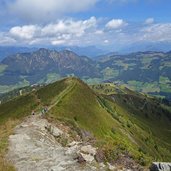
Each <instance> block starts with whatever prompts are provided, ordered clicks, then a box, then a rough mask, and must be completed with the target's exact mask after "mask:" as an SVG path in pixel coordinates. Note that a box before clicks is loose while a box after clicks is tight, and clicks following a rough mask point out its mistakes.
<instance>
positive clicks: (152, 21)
mask: <svg viewBox="0 0 171 171" xmlns="http://www.w3.org/2000/svg"><path fill="white" fill-rule="evenodd" d="M153 23H154V18H147V19H146V20H145V24H153Z"/></svg>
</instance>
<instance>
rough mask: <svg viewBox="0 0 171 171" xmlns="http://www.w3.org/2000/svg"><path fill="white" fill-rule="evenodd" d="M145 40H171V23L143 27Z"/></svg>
mask: <svg viewBox="0 0 171 171" xmlns="http://www.w3.org/2000/svg"><path fill="white" fill-rule="evenodd" d="M141 33H142V34H143V40H146V41H171V34H170V33H171V23H162V24H161V23H158V24H153V25H150V26H148V27H145V28H142V29H141Z"/></svg>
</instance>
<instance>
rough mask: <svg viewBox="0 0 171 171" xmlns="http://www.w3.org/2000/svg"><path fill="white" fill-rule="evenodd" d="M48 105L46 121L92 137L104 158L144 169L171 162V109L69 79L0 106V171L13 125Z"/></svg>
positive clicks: (131, 94)
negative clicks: (120, 159) (131, 162)
mask: <svg viewBox="0 0 171 171" xmlns="http://www.w3.org/2000/svg"><path fill="white" fill-rule="evenodd" d="M104 87H105V88H104ZM45 105H47V106H49V107H50V111H49V112H48V114H47V118H49V119H51V120H53V121H55V120H62V121H65V122H66V123H69V124H70V125H72V126H73V127H75V128H76V129H77V130H78V131H79V133H82V132H89V133H90V134H91V135H93V136H94V137H95V138H96V145H97V146H99V148H101V149H102V150H103V151H104V154H105V156H106V160H110V161H114V160H116V159H117V158H118V157H119V156H120V154H124V155H127V156H130V157H132V158H133V159H134V160H135V161H137V162H139V163H140V164H142V165H148V164H149V163H150V162H151V161H157V160H158V161H170V160H171V146H170V144H171V136H170V130H171V120H170V116H171V113H170V112H169V111H168V109H167V108H168V107H166V106H164V105H163V104H160V103H159V102H158V101H157V100H155V99H153V98H150V97H147V96H144V95H143V94H139V93H135V92H133V91H130V90H129V89H127V88H124V87H116V86H114V85H112V86H111V85H107V86H106V85H95V86H92V87H91V88H90V87H89V86H88V85H87V84H85V83H84V82H82V81H81V80H79V79H77V78H72V77H71V78H66V79H63V80H61V81H57V82H55V83H52V84H49V85H47V86H44V87H42V88H40V89H38V90H36V91H32V92H31V93H28V94H26V95H23V96H20V97H17V98H14V99H13V100H11V101H8V102H6V103H4V104H1V105H0V139H1V140H3V141H1V143H0V156H1V158H0V168H1V166H2V165H4V164H1V163H3V162H4V160H3V155H4V153H5V149H6V147H7V138H8V136H9V135H10V134H11V133H12V129H13V128H14V126H15V125H17V124H18V122H20V121H21V120H22V119H23V118H24V117H25V116H27V115H29V114H30V113H31V111H32V110H35V111H40V110H41V108H42V107H43V106H45ZM4 125H5V127H4ZM7 130H9V131H7ZM9 167H10V166H9ZM3 170H4V171H6V170H7V169H4V168H3Z"/></svg>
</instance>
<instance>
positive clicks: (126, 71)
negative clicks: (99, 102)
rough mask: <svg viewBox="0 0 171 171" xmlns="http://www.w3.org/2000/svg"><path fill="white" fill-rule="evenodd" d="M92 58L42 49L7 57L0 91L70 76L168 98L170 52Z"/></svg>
mask: <svg viewBox="0 0 171 171" xmlns="http://www.w3.org/2000/svg"><path fill="white" fill-rule="evenodd" d="M95 59H96V60H92V59H90V58H88V57H86V56H80V55H77V54H76V53H74V52H72V51H69V50H63V51H56V50H49V49H44V48H42V49H39V50H36V51H34V52H30V53H17V54H14V55H10V56H8V57H6V58H5V59H4V60H2V62H1V63H0V92H1V93H2V92H7V91H10V90H12V89H14V88H18V87H23V86H28V85H30V84H40V83H49V82H52V81H55V80H58V79H60V78H61V77H66V76H70V75H72V76H77V77H79V78H81V79H83V80H85V81H86V82H87V83H90V84H92V83H99V82H114V83H115V84H124V85H126V86H128V87H129V88H131V89H133V90H136V91H140V92H144V93H150V94H154V95H159V96H161V97H167V98H169V99H171V75H170V73H171V52H155V51H147V52H137V53H130V54H128V55H118V54H116V53H109V54H107V55H103V56H100V57H98V58H95Z"/></svg>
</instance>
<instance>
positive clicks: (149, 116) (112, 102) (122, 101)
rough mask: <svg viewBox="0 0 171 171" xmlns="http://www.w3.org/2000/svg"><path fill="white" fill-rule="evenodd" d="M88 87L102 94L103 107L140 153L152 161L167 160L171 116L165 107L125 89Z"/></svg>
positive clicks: (104, 86)
mask: <svg viewBox="0 0 171 171" xmlns="http://www.w3.org/2000/svg"><path fill="white" fill-rule="evenodd" d="M92 88H93V89H94V90H95V91H96V92H98V93H100V94H103V104H104V106H105V107H106V108H107V109H108V111H110V113H111V114H112V116H113V117H114V118H115V119H117V120H118V121H119V122H120V124H121V125H122V130H123V131H124V132H125V133H126V132H127V134H128V135H129V136H131V138H132V139H133V140H134V141H135V142H136V144H137V146H138V147H139V149H138V150H139V151H140V152H142V153H143V154H144V155H145V156H147V155H148V156H151V157H152V159H153V160H156V161H170V160H171V113H170V111H169V110H168V108H169V107H168V106H165V105H164V104H161V103H160V102H159V100H158V99H156V98H152V97H150V96H146V95H143V94H140V93H137V92H133V91H131V90H129V89H127V88H125V87H120V86H116V85H112V84H111V85H110V84H101V85H94V86H92ZM106 94H107V95H106Z"/></svg>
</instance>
